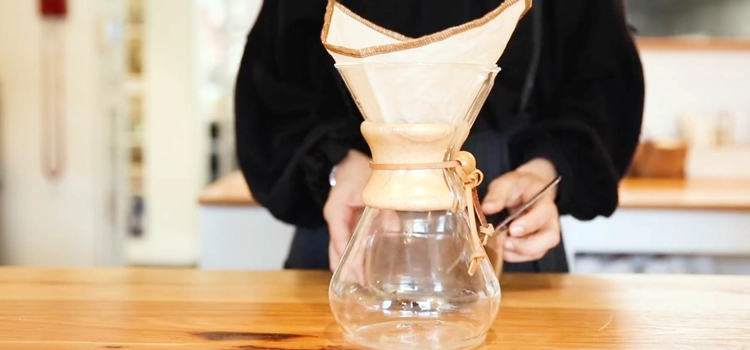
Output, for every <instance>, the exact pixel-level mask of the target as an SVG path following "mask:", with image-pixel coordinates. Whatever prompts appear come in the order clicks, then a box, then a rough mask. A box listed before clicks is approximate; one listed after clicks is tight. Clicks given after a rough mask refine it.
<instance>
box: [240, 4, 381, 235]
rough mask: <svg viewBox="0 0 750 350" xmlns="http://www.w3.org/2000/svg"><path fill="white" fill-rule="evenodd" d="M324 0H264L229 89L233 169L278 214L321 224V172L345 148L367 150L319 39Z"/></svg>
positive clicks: (324, 182) (324, 190)
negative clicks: (232, 105)
mask: <svg viewBox="0 0 750 350" xmlns="http://www.w3.org/2000/svg"><path fill="white" fill-rule="evenodd" d="M325 6H326V4H325V1H324V0H305V1H294V0H273V1H264V2H263V5H262V8H261V11H260V14H259V16H258V19H257V21H256V23H255V25H254V26H253V28H252V30H251V32H250V34H249V35H248V38H247V43H246V47H245V52H244V55H243V58H242V61H241V64H240V69H239V73H238V76H237V83H236V88H235V89H236V90H235V130H236V139H237V141H236V142H237V155H238V161H239V164H240V168H241V170H242V172H243V174H244V176H245V179H246V180H247V183H248V184H249V186H250V188H251V191H252V193H253V196H254V198H255V199H256V200H257V201H258V202H259V203H260V204H262V205H263V206H264V207H266V208H267V209H268V210H269V211H270V212H271V213H272V214H273V215H274V216H275V217H276V218H277V219H279V220H282V221H284V222H287V223H290V224H293V225H298V226H308V227H313V226H319V225H322V224H324V220H323V216H322V207H323V204H324V202H325V200H326V198H327V196H328V191H329V190H330V185H329V183H328V174H329V172H330V169H331V168H332V167H333V165H334V164H337V163H338V162H339V161H340V160H341V159H343V158H344V156H345V155H346V153H347V152H348V150H350V149H358V150H361V151H363V152H368V148H367V145H366V143H365V142H364V139H363V138H362V136H361V134H360V131H359V125H360V122H361V116H360V115H359V113H358V111H356V110H354V111H353V110H352V108H351V107H350V106H351V101H350V100H347V99H349V98H350V97H349V95H347V94H346V93H345V91H344V90H343V89H342V88H341V85H340V84H341V81H340V80H339V79H340V78H339V76H338V73H337V72H336V71H335V68H334V66H333V63H334V62H333V60H332V58H331V57H330V55H328V53H327V52H326V51H325V49H324V48H323V46H322V44H321V42H320V29H321V27H322V25H323V17H324V12H325Z"/></svg>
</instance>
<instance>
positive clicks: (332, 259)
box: [328, 242, 341, 272]
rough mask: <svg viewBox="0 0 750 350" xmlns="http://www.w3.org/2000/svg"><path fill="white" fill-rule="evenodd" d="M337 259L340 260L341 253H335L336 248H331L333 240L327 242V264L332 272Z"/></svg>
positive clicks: (336, 264) (337, 261)
mask: <svg viewBox="0 0 750 350" xmlns="http://www.w3.org/2000/svg"><path fill="white" fill-rule="evenodd" d="M339 260H341V255H340V254H338V253H336V249H333V242H330V243H328V266H329V267H330V268H331V271H332V272H333V271H336V268H337V267H338V265H339Z"/></svg>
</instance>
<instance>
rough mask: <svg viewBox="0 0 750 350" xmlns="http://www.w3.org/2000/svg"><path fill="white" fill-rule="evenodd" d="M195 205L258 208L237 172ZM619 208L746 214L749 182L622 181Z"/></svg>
mask: <svg viewBox="0 0 750 350" xmlns="http://www.w3.org/2000/svg"><path fill="white" fill-rule="evenodd" d="M199 201H200V204H201V205H204V206H257V205H258V203H257V202H256V201H255V200H254V199H253V196H252V194H251V192H250V190H249V189H248V186H247V183H246V182H245V179H244V178H243V176H242V174H241V173H240V172H239V171H235V172H233V173H230V174H228V175H226V176H224V177H222V178H220V179H219V180H217V181H216V182H214V183H212V184H211V185H209V186H208V187H207V188H206V189H205V190H204V191H203V193H202V194H201V196H200V199H199ZM620 207H621V208H631V209H632V208H639V209H709V210H710V209H715V210H750V179H747V180H738V179H732V180H720V179H643V178H626V179H624V180H623V181H622V183H621V185H620Z"/></svg>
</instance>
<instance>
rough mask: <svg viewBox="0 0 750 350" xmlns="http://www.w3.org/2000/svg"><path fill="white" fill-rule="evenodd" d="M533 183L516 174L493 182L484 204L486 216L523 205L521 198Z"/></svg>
mask: <svg viewBox="0 0 750 350" xmlns="http://www.w3.org/2000/svg"><path fill="white" fill-rule="evenodd" d="M530 182H531V178H530V177H528V176H521V175H520V174H518V173H516V172H511V173H507V174H505V175H503V176H500V177H498V178H496V179H495V180H492V182H491V183H490V185H489V187H488V189H487V195H486V196H485V198H484V203H482V210H483V211H484V213H485V214H496V213H499V212H501V211H503V209H505V208H508V207H515V206H518V205H520V204H521V199H522V198H521V196H522V195H523V193H524V191H525V189H526V187H528V185H529V183H530Z"/></svg>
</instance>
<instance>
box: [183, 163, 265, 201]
mask: <svg viewBox="0 0 750 350" xmlns="http://www.w3.org/2000/svg"><path fill="white" fill-rule="evenodd" d="M198 203H199V204H200V205H204V206H257V205H258V203H257V202H256V201H255V198H253V195H252V193H250V188H249V187H248V185H247V182H246V181H245V178H244V177H243V176H242V173H241V172H240V171H233V172H231V173H229V174H227V175H225V176H223V177H221V178H219V179H218V180H216V181H214V182H212V183H211V184H210V185H208V186H207V187H206V188H205V189H203V191H202V192H201V194H200V198H198Z"/></svg>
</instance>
